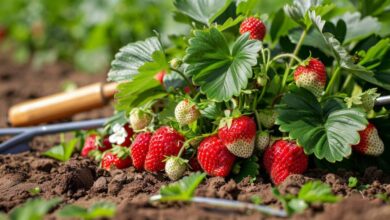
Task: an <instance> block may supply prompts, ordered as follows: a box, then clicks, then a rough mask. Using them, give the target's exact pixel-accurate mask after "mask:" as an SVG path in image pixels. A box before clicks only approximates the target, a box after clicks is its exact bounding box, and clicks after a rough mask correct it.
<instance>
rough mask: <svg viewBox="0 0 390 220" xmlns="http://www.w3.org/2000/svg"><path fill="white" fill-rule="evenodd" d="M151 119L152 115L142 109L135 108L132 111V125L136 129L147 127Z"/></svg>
mask: <svg viewBox="0 0 390 220" xmlns="http://www.w3.org/2000/svg"><path fill="white" fill-rule="evenodd" d="M151 121H152V115H151V114H150V113H148V112H146V111H144V110H142V109H139V108H134V109H133V110H132V111H131V112H130V125H131V127H132V128H133V129H134V130H136V131H139V130H142V129H144V128H146V127H147V126H148V125H149V124H150V122H151Z"/></svg>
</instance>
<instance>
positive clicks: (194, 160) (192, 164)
mask: <svg viewBox="0 0 390 220" xmlns="http://www.w3.org/2000/svg"><path fill="white" fill-rule="evenodd" d="M188 165H189V166H190V169H191V170H192V171H200V170H202V167H201V166H200V164H199V162H198V159H197V158H196V157H193V158H191V159H190V160H189V161H188Z"/></svg>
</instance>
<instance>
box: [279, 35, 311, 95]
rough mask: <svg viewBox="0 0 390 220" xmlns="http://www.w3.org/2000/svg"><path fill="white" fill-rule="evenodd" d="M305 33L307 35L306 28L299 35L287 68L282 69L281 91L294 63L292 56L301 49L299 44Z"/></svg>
mask: <svg viewBox="0 0 390 220" xmlns="http://www.w3.org/2000/svg"><path fill="white" fill-rule="evenodd" d="M306 35H307V29H305V30H303V32H302V34H301V37H300V38H299V40H298V43H297V45H296V46H295V49H294V52H293V56H291V57H290V62H289V63H288V65H287V68H286V70H285V71H284V75H283V81H282V87H281V91H283V90H284V87H285V86H286V82H287V77H288V74H289V73H290V69H291V67H292V65H293V64H294V61H295V59H293V57H297V55H298V53H299V50H300V49H301V46H302V44H303V40H304V39H305V37H306Z"/></svg>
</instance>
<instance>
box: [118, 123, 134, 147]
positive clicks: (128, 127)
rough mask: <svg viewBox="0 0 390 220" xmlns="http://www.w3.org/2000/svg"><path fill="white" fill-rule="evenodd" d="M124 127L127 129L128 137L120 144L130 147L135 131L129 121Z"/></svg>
mask: <svg viewBox="0 0 390 220" xmlns="http://www.w3.org/2000/svg"><path fill="white" fill-rule="evenodd" d="M123 127H124V128H125V130H126V133H127V137H126V139H125V141H124V142H123V143H122V144H120V146H122V147H129V146H130V145H131V138H132V137H133V134H134V131H133V129H132V128H131V127H130V125H129V124H128V123H127V124H125V125H124V126H123Z"/></svg>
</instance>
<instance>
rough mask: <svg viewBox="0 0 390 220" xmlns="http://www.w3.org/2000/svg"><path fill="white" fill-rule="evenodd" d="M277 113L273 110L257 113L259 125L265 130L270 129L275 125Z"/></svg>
mask: <svg viewBox="0 0 390 220" xmlns="http://www.w3.org/2000/svg"><path fill="white" fill-rule="evenodd" d="M276 117H277V112H276V111H275V110H273V109H264V110H261V111H259V118H260V123H261V125H263V126H264V127H265V128H272V127H273V126H274V125H275V121H276Z"/></svg>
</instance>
